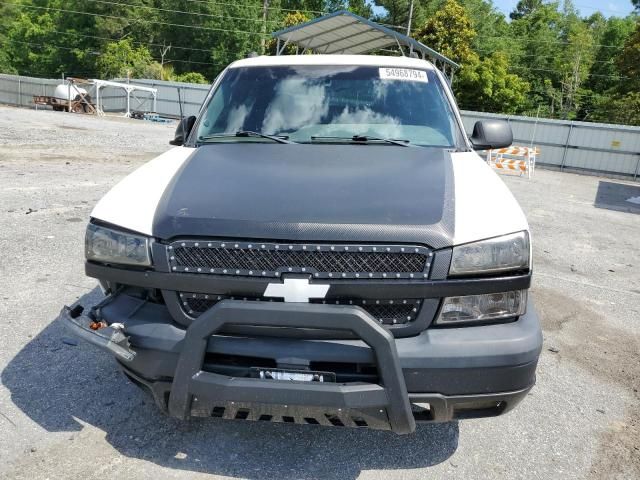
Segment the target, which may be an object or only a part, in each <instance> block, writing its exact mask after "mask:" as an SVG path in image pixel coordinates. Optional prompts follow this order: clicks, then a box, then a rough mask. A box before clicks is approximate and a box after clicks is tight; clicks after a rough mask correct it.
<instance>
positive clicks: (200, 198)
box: [153, 143, 454, 248]
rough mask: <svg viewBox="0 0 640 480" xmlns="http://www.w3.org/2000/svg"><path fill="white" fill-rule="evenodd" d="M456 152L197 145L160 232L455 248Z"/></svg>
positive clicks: (166, 199) (176, 181) (171, 192)
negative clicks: (453, 158)
mask: <svg viewBox="0 0 640 480" xmlns="http://www.w3.org/2000/svg"><path fill="white" fill-rule="evenodd" d="M453 198H454V197H453V172H452V167H451V161H450V158H449V153H448V152H446V151H445V150H443V149H435V148H407V147H398V146H391V145H389V146H386V145H384V146H383V145H317V144H316V145H299V144H273V145H272V144H262V143H234V144H215V145H205V146H202V147H199V148H198V149H197V150H196V151H195V152H194V153H193V155H191V157H190V158H189V159H188V160H187V161H186V162H185V164H184V165H183V166H182V168H181V169H180V170H179V171H178V172H177V173H176V175H175V177H174V178H173V179H172V181H171V182H170V183H169V185H168V186H167V189H166V190H165V192H164V194H163V197H162V200H161V201H160V204H159V205H158V209H157V211H156V214H155V218H154V226H153V233H154V236H156V237H158V238H161V239H165V240H166V239H170V238H177V237H218V238H251V239H273V240H291V241H309V242H312V241H329V242H330V241H345V242H387V243H389V242H399V243H419V244H426V245H429V246H431V247H434V248H441V247H445V246H449V245H451V240H452V236H453V225H454V223H453V211H454V210H453Z"/></svg>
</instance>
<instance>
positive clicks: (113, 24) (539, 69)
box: [0, 0, 640, 124]
mask: <svg viewBox="0 0 640 480" xmlns="http://www.w3.org/2000/svg"><path fill="white" fill-rule="evenodd" d="M574 1H577V0H574ZM632 1H633V2H634V5H636V8H637V11H638V12H640V0H632ZM456 2H457V3H456ZM372 3H373V4H375V5H377V6H380V7H383V8H384V10H383V11H382V13H380V10H376V14H374V12H373V11H372V7H371V5H372ZM411 3H412V2H411V0H374V1H373V2H371V1H369V0H268V1H267V2H266V6H267V9H266V10H265V9H264V7H265V1H264V0H242V1H240V2H233V1H231V0H221V1H217V0H216V1H211V2H209V1H193V0H126V2H125V1H123V0H114V1H113V2H106V1H104V2H103V1H86V0H13V1H11V2H5V3H0V45H2V48H1V49H0V72H8V73H20V74H24V75H32V76H41V77H49V78H52V77H59V76H60V75H62V74H65V75H71V76H84V77H93V78H95V77H101V76H106V77H123V76H126V75H127V74H129V75H130V76H131V77H151V78H160V79H179V80H181V81H184V80H187V81H190V82H194V81H198V82H207V79H213V78H215V77H216V76H217V75H218V73H220V71H222V69H223V68H224V67H225V66H226V65H228V64H229V63H230V62H232V61H234V60H237V59H239V58H243V57H246V55H247V54H249V53H250V52H258V53H261V52H267V53H274V52H275V42H274V41H273V40H272V38H271V37H270V33H271V32H272V31H275V30H278V29H280V28H283V27H284V26H291V25H295V24H298V23H301V22H304V21H307V20H310V19H312V18H315V17H317V16H319V15H321V13H322V12H330V11H336V10H339V9H349V10H350V11H352V12H354V13H357V14H358V15H361V16H364V17H366V18H371V19H374V20H377V21H379V22H381V23H383V24H385V25H387V26H391V28H394V29H396V30H397V31H400V32H402V33H406V31H407V30H406V28H407V24H408V21H409V10H410V8H409V7H410V5H411ZM71 11H73V12H77V13H70V12H71ZM510 17H511V20H510V21H507V19H506V18H505V16H504V15H503V14H502V13H501V12H499V11H497V10H496V8H495V7H494V5H493V3H492V2H491V0H455V1H454V0H414V1H413V13H412V20H411V24H412V29H411V30H412V34H413V36H414V37H417V38H418V39H419V40H421V41H423V42H424V43H425V44H427V45H428V46H430V47H432V48H434V49H435V50H438V51H440V52H441V53H444V54H445V55H447V56H449V57H451V58H452V59H453V60H455V61H457V62H459V63H460V64H461V65H462V68H461V70H460V71H458V72H456V74H455V80H454V84H453V87H454V90H455V92H456V93H457V95H458V98H459V101H460V103H461V105H462V106H463V107H465V108H473V109H479V110H486V111H495V112H509V113H524V114H536V112H537V111H538V110H539V111H540V115H544V116H550V117H559V118H572V119H578V120H584V119H586V120H599V121H612V122H620V121H626V122H635V123H639V124H640V122H638V119H637V117H636V116H635V114H634V112H637V111H639V110H640V109H638V108H637V107H635V105H637V95H638V92H640V66H639V65H640V46H639V44H640V32H639V31H638V29H639V28H640V27H637V26H636V25H637V22H638V16H637V14H632V15H629V16H627V17H626V18H618V17H610V18H605V17H604V15H602V14H601V13H594V14H591V15H589V16H588V17H584V16H581V15H580V13H579V12H578V11H577V10H576V8H574V6H573V4H572V0H520V1H519V2H518V4H517V6H516V7H515V9H514V11H513V12H511V15H510ZM294 52H295V47H291V46H288V47H287V49H286V50H285V53H294ZM630 106H634V107H633V108H631V107H630Z"/></svg>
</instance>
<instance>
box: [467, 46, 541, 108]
mask: <svg viewBox="0 0 640 480" xmlns="http://www.w3.org/2000/svg"><path fill="white" fill-rule="evenodd" d="M455 90H456V97H457V98H458V101H459V102H460V104H461V105H462V107H463V108H465V107H466V108H469V109H474V110H482V111H489V112H503V113H518V112H520V111H521V109H522V107H523V106H524V105H525V102H526V99H527V93H528V91H529V84H528V83H527V82H526V81H524V80H522V79H521V78H520V77H519V76H518V75H515V74H513V73H509V64H508V61H507V56H506V55H505V54H504V53H500V52H496V53H493V54H492V55H490V56H488V57H486V58H484V59H483V60H479V59H478V58H477V57H476V58H474V59H472V60H471V61H470V62H469V63H466V64H464V65H463V66H462V68H461V69H460V73H459V75H458V77H457V81H456V83H455Z"/></svg>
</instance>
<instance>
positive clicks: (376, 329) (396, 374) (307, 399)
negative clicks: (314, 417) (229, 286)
mask: <svg viewBox="0 0 640 480" xmlns="http://www.w3.org/2000/svg"><path fill="white" fill-rule="evenodd" d="M228 325H254V326H265V327H290V328H292V327H293V328H298V329H300V333H301V336H304V333H305V329H306V330H307V331H308V333H309V334H310V335H309V336H310V337H311V336H312V333H313V330H319V329H320V330H322V329H330V330H346V331H350V332H353V333H354V334H355V335H357V336H358V337H359V338H361V339H362V340H363V341H364V342H365V343H367V344H368V345H369V347H371V349H372V350H373V352H374V355H375V359H376V366H377V369H378V377H379V383H380V384H373V383H327V382H295V381H278V380H265V379H260V378H236V377H229V376H226V375H221V374H216V373H212V372H207V371H204V370H202V368H203V364H204V361H205V353H206V351H207V346H208V345H210V342H212V343H213V351H215V342H216V337H215V336H214V335H215V334H216V333H217V332H220V331H221V330H223V329H224V327H225V326H228ZM209 350H210V351H211V350H212V349H211V348H209ZM225 405H226V406H230V405H236V408H237V406H238V405H244V406H248V407H249V409H250V408H251V407H252V406H255V407H259V408H258V410H259V409H262V410H263V411H273V409H277V408H283V407H284V408H285V409H286V411H288V412H291V413H290V414H291V415H302V416H305V415H304V412H308V411H310V410H311V411H313V410H315V411H316V413H317V412H318V411H326V412H332V413H331V415H338V416H340V415H341V413H339V412H342V413H345V412H344V411H346V412H349V411H353V412H360V413H362V412H369V413H371V412H375V414H374V415H373V417H377V418H378V420H379V419H380V417H382V418H383V419H384V422H385V423H386V428H391V430H392V431H394V432H396V433H399V434H405V433H411V432H413V431H414V430H415V428H416V424H415V419H414V416H413V413H412V409H411V404H410V402H409V397H408V394H407V388H406V385H405V381H404V376H403V373H402V369H401V367H400V362H399V360H398V353H397V351H396V345H395V341H394V338H393V335H392V334H391V333H390V332H389V331H388V330H386V329H385V328H383V327H382V326H381V325H380V324H379V323H378V322H377V321H376V320H375V319H374V318H373V317H371V316H370V315H369V314H368V313H367V312H365V311H364V310H362V309H361V308H359V307H355V306H349V305H323V304H301V303H282V302H274V303H271V302H269V303H266V302H260V303H256V302H249V301H239V300H223V301H221V302H218V303H217V304H216V305H214V306H213V307H212V308H210V309H209V310H207V311H206V312H205V313H203V314H202V315H200V316H199V317H198V318H197V319H196V320H195V321H194V322H193V323H192V324H191V325H190V326H189V327H188V329H187V331H186V335H185V338H184V341H183V344H182V347H181V352H180V356H179V359H178V364H177V367H176V371H175V375H174V378H173V383H172V385H171V393H170V395H169V402H168V408H169V414H170V415H171V416H174V417H177V418H181V419H186V418H188V417H189V416H191V415H192V411H193V410H194V409H196V410H205V411H208V412H211V410H212V409H214V408H216V407H218V408H220V406H225ZM270 409H271V410H270ZM325 416H326V417H327V418H329V417H330V416H329V415H325ZM369 418H372V417H369ZM378 428H385V427H378Z"/></svg>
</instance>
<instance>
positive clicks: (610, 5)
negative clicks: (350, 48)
mask: <svg viewBox="0 0 640 480" xmlns="http://www.w3.org/2000/svg"><path fill="white" fill-rule="evenodd" d="M370 3H373V0H372V1H371V2H370ZM493 4H494V5H495V6H496V7H497V8H498V10H501V11H502V12H503V13H504V14H505V15H507V16H509V13H511V12H512V11H513V9H514V8H515V7H516V5H517V4H518V0H493ZM574 5H575V6H576V8H577V9H578V10H579V11H580V13H581V14H582V16H583V17H588V16H589V15H591V14H592V13H594V12H596V11H600V12H602V14H603V15H604V16H605V17H614V16H616V17H625V16H627V15H628V14H629V13H631V11H632V10H633V5H632V4H631V0H575V1H574ZM373 10H374V12H375V13H381V12H383V11H384V9H382V8H377V7H374V9H373Z"/></svg>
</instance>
